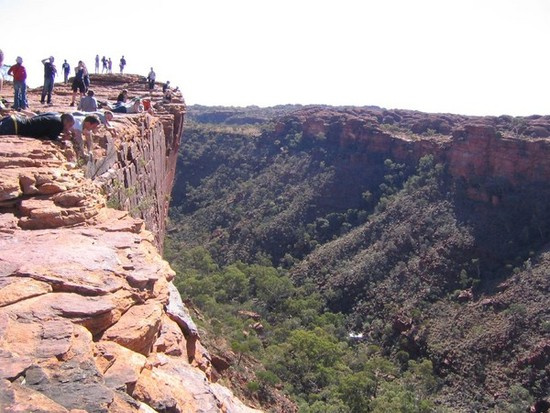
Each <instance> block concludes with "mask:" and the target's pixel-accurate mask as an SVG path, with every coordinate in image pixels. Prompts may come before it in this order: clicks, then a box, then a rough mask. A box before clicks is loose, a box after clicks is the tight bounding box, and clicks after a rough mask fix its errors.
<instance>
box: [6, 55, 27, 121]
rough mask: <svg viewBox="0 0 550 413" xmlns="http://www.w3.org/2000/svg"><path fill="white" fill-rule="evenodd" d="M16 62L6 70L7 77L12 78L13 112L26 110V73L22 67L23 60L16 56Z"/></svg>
mask: <svg viewBox="0 0 550 413" xmlns="http://www.w3.org/2000/svg"><path fill="white" fill-rule="evenodd" d="M15 61H16V62H17V63H16V64H14V65H13V66H12V67H10V68H9V69H8V75H10V76H13V108H14V109H15V110H21V109H27V108H28V107H29V105H28V103H27V83H26V81H27V71H26V69H25V66H23V58H22V57H21V56H17V59H15Z"/></svg>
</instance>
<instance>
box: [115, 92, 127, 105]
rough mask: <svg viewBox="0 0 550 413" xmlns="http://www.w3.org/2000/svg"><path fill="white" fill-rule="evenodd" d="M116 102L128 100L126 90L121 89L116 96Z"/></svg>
mask: <svg viewBox="0 0 550 413" xmlns="http://www.w3.org/2000/svg"><path fill="white" fill-rule="evenodd" d="M116 101H117V103H118V102H122V103H126V102H127V101H128V90H126V89H122V92H120V93H119V94H118V96H117V98H116Z"/></svg>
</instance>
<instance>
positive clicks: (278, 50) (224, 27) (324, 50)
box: [0, 0, 550, 116]
mask: <svg viewBox="0 0 550 413" xmlns="http://www.w3.org/2000/svg"><path fill="white" fill-rule="evenodd" d="M0 27H1V28H2V39H1V41H0V49H2V50H3V51H4V55H5V61H4V63H5V64H13V63H15V58H16V57H17V56H21V57H23V61H24V62H23V64H24V65H25V66H26V68H27V72H28V73H29V80H28V83H29V85H30V86H33V87H36V86H39V85H41V84H42V78H43V68H42V64H41V63H40V61H41V60H42V59H43V58H46V57H48V56H50V55H52V56H54V57H55V59H56V63H57V65H58V67H59V68H60V66H61V64H62V62H63V60H64V59H67V60H68V62H69V63H70V64H71V67H74V66H75V65H76V63H77V61H78V60H83V61H84V62H86V64H87V66H88V68H89V69H90V71H93V67H94V63H93V61H94V57H95V55H96V54H99V55H100V57H101V56H103V55H105V56H107V57H111V58H112V59H113V62H114V64H113V69H114V70H118V61H119V59H120V57H121V56H122V55H124V56H125V58H126V60H127V66H126V69H125V71H126V72H128V73H138V74H142V75H144V76H146V75H147V73H148V72H149V69H150V67H153V68H154V70H155V72H156V74H157V81H162V82H164V81H166V80H170V82H171V85H173V86H178V87H179V88H180V89H181V90H182V92H183V95H184V98H185V100H186V102H187V104H202V105H226V106H247V105H257V106H272V105H278V104H304V105H305V104H327V105H353V106H363V105H376V106H380V107H384V108H387V109H411V110H419V111H423V112H432V113H457V114H465V115H496V116H498V115H502V114H509V115H514V116H527V115H532V114H539V115H545V114H549V113H550V0H521V1H519V0H456V1H455V0H331V1H328V0H231V1H229V0H192V1H190V0H154V1H151V0H149V1H142V0H116V1H114V0H108V1H106V0H92V1H87V2H85V3H81V2H80V3H79V2H75V1H74V0H70V1H69V0H48V1H45V0H17V1H14V0H0ZM92 86H93V85H92ZM3 93H4V94H5V93H6V91H4V92H3Z"/></svg>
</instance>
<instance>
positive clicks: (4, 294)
mask: <svg viewBox="0 0 550 413" xmlns="http://www.w3.org/2000/svg"><path fill="white" fill-rule="evenodd" d="M51 291H52V287H51V285H50V284H48V283H45V282H42V281H36V280H32V279H25V278H18V277H10V278H9V279H8V280H7V281H6V282H5V283H3V282H2V281H1V280H0V307H3V306H6V305H9V304H13V303H16V302H18V301H21V300H25V299H27V298H31V297H35V296H37V295H42V294H47V293H49V292H51Z"/></svg>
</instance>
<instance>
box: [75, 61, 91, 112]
mask: <svg viewBox="0 0 550 413" xmlns="http://www.w3.org/2000/svg"><path fill="white" fill-rule="evenodd" d="M87 74H88V71H87V70H86V66H85V65H84V62H82V60H80V61H79V62H78V66H77V67H76V69H75V76H74V79H73V86H72V89H73V100H72V102H71V106H74V103H75V100H76V94H77V92H79V93H80V96H84V93H86V85H84V76H85V75H87Z"/></svg>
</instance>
